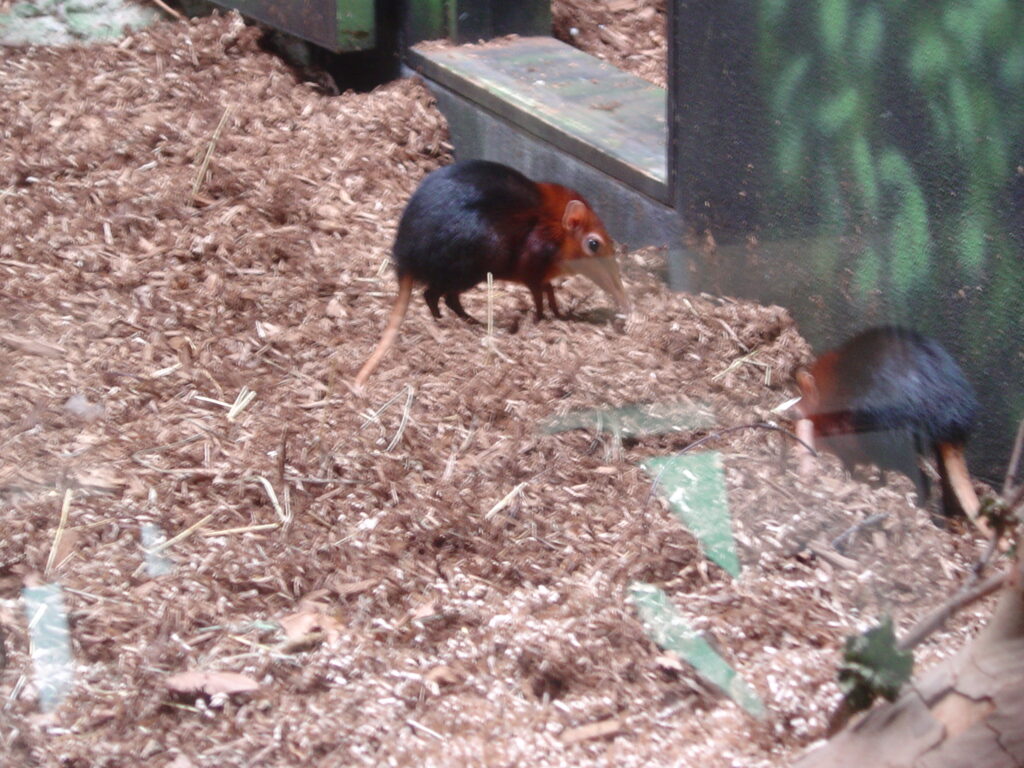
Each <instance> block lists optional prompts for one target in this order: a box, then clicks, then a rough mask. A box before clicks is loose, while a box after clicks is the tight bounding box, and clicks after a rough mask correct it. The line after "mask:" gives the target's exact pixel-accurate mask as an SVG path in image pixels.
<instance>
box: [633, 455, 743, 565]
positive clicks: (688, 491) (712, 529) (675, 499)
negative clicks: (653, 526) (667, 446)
mask: <svg viewBox="0 0 1024 768" xmlns="http://www.w3.org/2000/svg"><path fill="white" fill-rule="evenodd" d="M641 466H642V467H643V468H644V469H645V470H646V471H647V473H648V474H650V475H651V476H652V477H654V478H656V482H657V484H658V488H659V489H660V490H661V492H662V493H664V494H665V495H666V496H667V497H668V503H669V507H671V509H672V512H673V513H674V514H675V516H676V517H677V518H678V519H679V521H680V522H681V523H682V524H683V525H685V526H686V527H687V528H688V529H689V530H690V532H691V533H693V535H694V536H695V537H696V538H697V541H699V542H700V545H701V548H702V549H703V551H704V555H705V557H707V558H708V559H709V560H711V561H712V562H714V563H716V564H718V565H719V566H720V567H721V568H722V569H724V570H725V571H726V572H727V573H728V574H730V575H731V576H732V577H733V578H737V577H738V576H739V575H740V561H739V558H738V557H737V556H736V545H735V542H734V541H733V536H732V518H731V516H730V514H729V501H728V499H727V498H726V494H725V477H724V473H723V471H722V456H721V454H720V453H718V452H717V451H706V452H702V453H693V454H682V455H679V456H656V457H654V458H650V459H647V460H646V461H644V462H643V463H642V464H641Z"/></svg>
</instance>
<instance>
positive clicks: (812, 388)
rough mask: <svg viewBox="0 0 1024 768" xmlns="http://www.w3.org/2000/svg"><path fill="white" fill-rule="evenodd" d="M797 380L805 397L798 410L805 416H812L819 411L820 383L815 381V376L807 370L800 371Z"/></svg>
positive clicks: (801, 393)
mask: <svg viewBox="0 0 1024 768" xmlns="http://www.w3.org/2000/svg"><path fill="white" fill-rule="evenodd" d="M795 378H796V385H797V387H799V389H800V395H801V397H803V401H802V402H801V403H800V404H799V405H798V406H797V409H798V410H799V411H800V412H801V413H802V414H804V415H810V414H812V413H814V412H815V411H817V410H818V383H817V382H816V381H815V380H814V374H812V373H811V372H810V371H809V370H807V369H806V368H800V369H798V370H797V372H796V377H795Z"/></svg>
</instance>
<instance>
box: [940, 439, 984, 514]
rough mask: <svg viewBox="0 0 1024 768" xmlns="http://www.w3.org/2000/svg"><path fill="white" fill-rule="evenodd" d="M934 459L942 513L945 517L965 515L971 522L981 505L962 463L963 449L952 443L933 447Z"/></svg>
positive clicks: (963, 462) (965, 465) (964, 464)
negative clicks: (940, 480)
mask: <svg viewBox="0 0 1024 768" xmlns="http://www.w3.org/2000/svg"><path fill="white" fill-rule="evenodd" d="M935 459H936V463H937V464H938V465H939V477H940V478H941V479H942V511H943V514H945V515H946V516H947V517H952V516H953V515H967V516H968V517H969V518H971V519H972V520H973V519H974V518H975V517H977V515H978V508H979V507H980V506H981V503H980V502H979V501H978V496H977V494H976V493H975V492H974V485H973V484H972V483H971V476H970V474H969V473H968V471H967V464H966V462H965V461H964V447H963V446H962V445H956V444H953V443H940V444H938V445H936V446H935Z"/></svg>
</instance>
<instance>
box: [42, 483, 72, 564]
mask: <svg viewBox="0 0 1024 768" xmlns="http://www.w3.org/2000/svg"><path fill="white" fill-rule="evenodd" d="M70 511H71V489H70V488H68V489H66V490H65V491H64V501H63V502H62V503H61V505H60V522H58V523H57V531H56V533H54V534H53V544H51V545H50V555H49V557H47V558H46V568H45V569H44V571H43V573H45V574H49V573H50V571H51V570H52V569H53V565H54V562H55V561H56V559H57V550H58V549H59V548H60V540H61V537H62V536H63V535H64V529H65V528H67V526H68V513H69V512H70Z"/></svg>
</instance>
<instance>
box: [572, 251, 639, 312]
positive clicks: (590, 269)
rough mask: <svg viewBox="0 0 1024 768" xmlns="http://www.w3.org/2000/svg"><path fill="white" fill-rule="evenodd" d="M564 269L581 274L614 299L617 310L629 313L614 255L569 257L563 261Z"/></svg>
mask: <svg viewBox="0 0 1024 768" xmlns="http://www.w3.org/2000/svg"><path fill="white" fill-rule="evenodd" d="M564 267H565V271H566V272H568V273H569V274H573V275H583V276H584V277H586V278H587V279H589V280H590V281H591V282H593V283H594V284H595V285H596V286H597V287H598V288H600V289H601V290H602V291H604V292H605V293H607V294H608V295H609V296H611V298H612V299H613V300H614V301H615V304H616V306H618V308H619V311H621V312H623V313H625V314H628V313H629V297H628V296H626V289H625V288H623V287H622V275H621V274H619V262H617V261H616V260H615V257H614V256H594V257H592V258H589V259H570V260H569V261H567V262H565V265H564Z"/></svg>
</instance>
